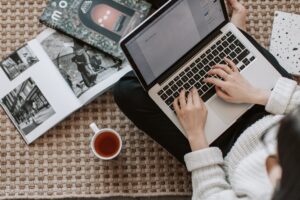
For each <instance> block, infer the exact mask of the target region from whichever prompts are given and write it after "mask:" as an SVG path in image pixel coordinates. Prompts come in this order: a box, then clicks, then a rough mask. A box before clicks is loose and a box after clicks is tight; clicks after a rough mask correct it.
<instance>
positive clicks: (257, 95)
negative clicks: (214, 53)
mask: <svg viewBox="0 0 300 200" xmlns="http://www.w3.org/2000/svg"><path fill="white" fill-rule="evenodd" d="M224 60H225V61H226V63H227V64H228V65H216V66H213V68H212V69H211V70H210V71H209V72H208V74H209V75H217V76H219V77H221V78H222V79H223V80H222V79H218V78H213V77H210V78H206V79H204V82H207V83H211V84H214V85H215V86H216V92H217V95H218V96H219V97H220V98H222V99H224V100H225V101H227V102H230V103H250V104H259V105H266V104H267V102H268V99H269V97H270V94H271V92H270V91H267V90H263V89H259V88H256V87H254V86H253V85H251V84H250V83H249V82H248V81H247V80H246V79H245V78H244V77H243V76H242V75H241V74H240V72H239V69H238V68H237V66H236V65H235V64H234V63H233V62H232V61H231V60H229V59H227V58H225V59H224Z"/></svg>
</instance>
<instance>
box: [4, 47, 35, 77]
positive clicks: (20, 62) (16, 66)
mask: <svg viewBox="0 0 300 200" xmlns="http://www.w3.org/2000/svg"><path fill="white" fill-rule="evenodd" d="M38 61H39V60H38V58H37V57H36V55H34V53H33V51H32V50H31V49H30V48H29V46H28V45H26V46H24V47H22V48H20V49H19V50H17V51H16V52H14V53H13V54H11V55H10V56H9V57H8V58H6V59H5V60H4V61H3V62H2V63H1V64H0V66H1V68H2V69H3V71H4V72H5V74H6V75H7V77H8V78H9V80H13V79H15V78H16V77H18V76H19V75H20V74H21V73H22V72H24V71H25V70H26V69H28V68H29V67H31V66H32V65H34V64H35V63H37V62H38Z"/></svg>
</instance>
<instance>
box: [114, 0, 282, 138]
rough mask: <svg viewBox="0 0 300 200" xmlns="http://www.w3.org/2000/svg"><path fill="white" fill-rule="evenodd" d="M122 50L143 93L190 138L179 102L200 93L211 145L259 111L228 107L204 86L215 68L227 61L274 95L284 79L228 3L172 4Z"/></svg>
mask: <svg viewBox="0 0 300 200" xmlns="http://www.w3.org/2000/svg"><path fill="white" fill-rule="evenodd" d="M120 45H121V48H122V50H123V51H124V53H125V55H126V57H127V59H128V61H129V62H130V64H131V65H132V67H133V70H134V72H135V73H136V75H137V77H138V79H139V81H140V82H141V84H142V86H143V88H144V89H145V90H146V91H147V92H148V94H149V96H150V97H151V98H152V99H153V101H154V102H155V103H156V104H157V105H158V106H159V108H160V109H161V110H162V111H163V112H164V113H165V114H166V115H167V116H168V117H169V119H170V120H171V121H172V122H173V123H174V124H175V125H176V126H177V127H178V129H179V130H180V131H181V132H182V133H183V134H184V135H186V134H185V132H184V129H183V128H182V126H181V125H180V122H179V120H178V119H177V116H176V113H175V111H174V108H173V101H174V99H175V98H177V97H178V96H179V93H180V91H181V90H182V89H183V88H184V89H185V90H190V89H191V88H192V87H193V86H194V87H196V88H197V90H198V92H199V95H200V96H201V98H202V99H203V100H204V102H205V104H206V106H207V109H208V118H207V123H206V127H205V133H206V136H207V140H208V142H209V143H210V144H211V143H212V142H213V141H214V140H216V139H217V138H218V137H219V136H220V135H222V133H224V132H225V131H226V130H227V129H228V128H229V127H230V126H231V125H232V124H233V123H234V122H235V121H236V120H237V119H238V118H239V117H240V116H241V115H243V114H244V113H245V112H246V111H247V110H248V109H250V108H251V107H252V106H253V105H249V104H231V103H227V102H225V101H223V100H222V99H221V98H219V97H218V96H217V95H216V92H215V88H214V86H213V85H211V84H205V83H203V82H202V80H203V78H205V77H207V76H208V75H207V72H208V71H209V70H210V69H211V67H212V66H213V65H215V64H225V62H224V59H223V58H224V57H227V58H229V59H231V60H232V61H233V62H234V63H235V64H236V65H237V67H238V68H239V70H240V73H241V74H242V75H243V76H244V77H245V78H246V79H247V80H248V81H249V82H250V83H251V84H252V85H254V86H256V87H260V88H265V89H269V90H271V89H272V88H273V87H274V86H275V83H276V81H277V80H278V78H279V77H281V75H280V73H279V72H278V71H277V70H276V69H275V68H274V67H273V66H272V65H271V64H270V63H269V62H268V61H267V60H266V59H265V57H264V56H263V55H262V54H261V53H260V52H259V51H258V50H257V49H256V48H255V47H254V46H253V45H252V44H251V43H250V41H249V40H248V39H247V38H246V37H245V36H244V35H243V34H242V33H241V32H240V31H239V29H237V28H236V27H235V26H234V25H233V24H232V23H230V21H229V18H228V15H227V11H226V7H225V3H224V1H223V0H177V1H169V2H167V3H166V4H165V5H163V6H162V7H161V8H160V9H159V10H157V11H156V12H154V13H153V14H152V15H151V16H150V17H148V18H147V19H146V20H145V21H144V22H143V23H142V24H140V25H139V26H138V27H137V28H136V29H134V30H133V31H132V32H131V33H129V34H128V35H127V36H125V37H124V38H123V39H122V40H121V43H120ZM150 123H151V122H150Z"/></svg>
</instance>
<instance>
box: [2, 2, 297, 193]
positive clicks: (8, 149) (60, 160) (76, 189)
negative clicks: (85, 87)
mask: <svg viewBox="0 0 300 200" xmlns="http://www.w3.org/2000/svg"><path fill="white" fill-rule="evenodd" d="M243 2H244V3H245V5H246V6H247V7H248V9H249V12H250V13H249V19H248V21H250V23H248V31H249V32H250V33H251V34H252V35H253V36H254V37H255V38H256V39H257V40H258V41H259V42H260V43H261V44H262V45H264V46H265V47H267V46H268V45H269V37H270V34H271V29H272V19H273V13H274V10H282V11H289V12H295V13H299V12H300V0H296V1H293V0H282V1H279V0H277V1H271V0H266V1H263V0H249V1H243ZM45 5H46V0H9V1H8V0H0V14H1V15H0V57H1V58H4V57H5V56H7V55H8V54H10V53H11V52H12V51H13V50H15V49H17V48H18V47H20V46H21V45H22V44H23V43H24V42H26V41H29V40H30V39H32V38H34V37H35V36H36V35H37V34H38V33H39V32H40V31H41V30H42V29H43V26H42V25H40V24H39V22H38V17H39V15H40V14H41V12H42V11H43V8H44V7H45ZM0 87H5V86H0ZM93 121H95V122H96V123H97V124H98V125H99V126H101V127H111V128H114V129H116V130H117V131H119V132H120V133H121V136H122V138H123V140H124V149H123V150H122V153H121V155H120V156H119V157H118V158H117V159H116V160H113V161H110V162H107V161H106V162H104V161H101V160H98V159H96V158H95V157H93V155H92V154H91V152H90V149H89V147H88V144H89V140H90V138H91V136H92V133H91V131H90V129H89V127H88V125H89V124H90V123H91V122H93ZM190 194H191V182H190V175H189V174H188V173H187V172H186V170H185V168H184V166H182V165H181V164H179V163H178V162H177V161H176V160H175V159H174V158H173V157H172V156H170V155H169V154H168V153H167V152H166V151H165V150H163V149H162V148H161V147H160V146H159V145H158V144H156V143H155V142H154V141H152V140H151V139H150V138H149V137H147V136H146V135H145V134H144V133H142V132H141V131H139V130H138V129H137V128H136V127H135V126H134V125H133V124H132V123H131V122H130V121H129V120H128V119H127V118H126V117H125V116H124V114H122V112H121V111H120V110H119V109H118V108H117V106H116V104H115V103H114V101H113V98H112V96H111V93H110V92H107V93H106V94H104V95H102V96H100V97H99V98H97V99H96V100H95V101H94V102H92V103H91V104H89V105H88V106H85V107H83V108H82V109H81V110H79V111H77V112H75V113H74V114H72V115H71V116H70V117H68V118H67V119H65V120H64V121H63V122H61V123H60V124H59V125H57V126H56V127H55V128H53V129H52V130H50V131H49V132H48V133H47V134H45V135H44V136H43V137H41V138H40V139H38V140H37V141H36V142H34V143H33V144H32V145H30V146H28V145H26V144H25V142H24V141H23V140H22V139H21V136H20V135H19V133H18V132H17V131H16V129H15V128H14V126H13V125H12V124H11V122H10V121H9V119H8V118H7V116H6V115H5V114H4V112H3V110H2V109H1V108H0V199H18V198H29V197H30V198H63V197H72V196H77V197H107V196H150V195H151V196H160V195H190Z"/></svg>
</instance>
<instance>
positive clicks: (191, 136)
mask: <svg viewBox="0 0 300 200" xmlns="http://www.w3.org/2000/svg"><path fill="white" fill-rule="evenodd" d="M185 93H186V91H185V90H183V91H181V93H180V96H179V97H178V98H176V99H175V101H174V103H173V105H174V108H175V111H176V113H177V116H178V119H179V121H180V123H181V125H182V127H183V129H184V130H185V133H186V136H187V139H188V140H189V142H190V145H191V148H192V150H193V151H196V150H199V149H203V148H207V147H208V143H207V140H206V137H205V133H204V128H205V123H206V119H207V109H206V107H205V104H204V102H203V101H202V99H201V98H200V96H199V94H198V91H197V89H196V88H193V89H192V90H191V91H190V92H189V94H188V96H187V98H186V96H185Z"/></svg>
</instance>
